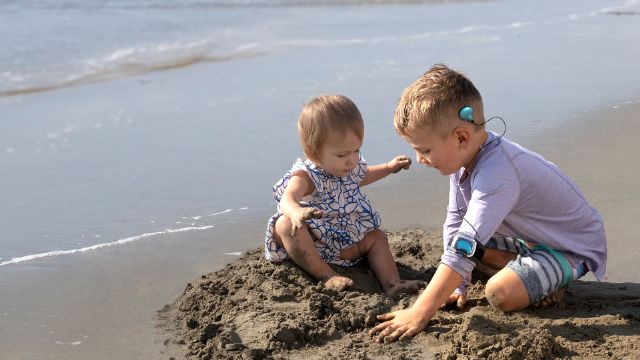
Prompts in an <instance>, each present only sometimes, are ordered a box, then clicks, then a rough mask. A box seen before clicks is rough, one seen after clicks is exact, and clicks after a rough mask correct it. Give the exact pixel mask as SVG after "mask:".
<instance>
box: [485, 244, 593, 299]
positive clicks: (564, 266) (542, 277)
mask: <svg viewBox="0 0 640 360" xmlns="http://www.w3.org/2000/svg"><path fill="white" fill-rule="evenodd" d="M485 247H487V248H493V249H499V250H503V251H509V252H512V253H516V254H518V257H517V258H516V259H514V260H511V261H510V262H509V263H508V264H507V266H506V267H507V268H509V269H511V270H513V271H514V272H515V273H516V274H518V276H519V277H520V279H522V282H523V283H524V286H525V288H526V289H527V293H528V294H529V303H530V304H533V303H537V302H539V301H540V300H542V299H544V297H545V296H547V295H549V294H551V293H553V292H554V291H556V290H558V289H560V288H561V287H563V286H566V285H567V284H569V283H570V282H572V281H574V280H577V279H579V278H581V277H582V276H583V275H584V274H585V273H586V272H587V267H586V264H585V262H584V259H583V258H582V257H580V256H578V255H575V254H571V253H568V252H563V251H558V250H555V249H552V248H550V247H548V246H546V245H542V244H537V245H528V244H527V243H525V242H524V241H523V240H521V239H516V238H510V237H492V238H491V239H490V240H489V242H488V243H487V244H486V245H485Z"/></svg>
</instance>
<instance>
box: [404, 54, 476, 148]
mask: <svg viewBox="0 0 640 360" xmlns="http://www.w3.org/2000/svg"><path fill="white" fill-rule="evenodd" d="M465 106H471V107H472V108H473V117H474V123H475V124H477V125H478V126H479V127H481V126H482V125H483V124H484V110H483V106H482V96H480V92H479V91H478V89H476V87H475V86H474V85H473V83H472V82H471V80H469V79H468V78H467V77H466V76H464V75H463V74H462V73H460V72H457V71H455V70H452V69H450V68H449V67H447V66H446V65H443V64H436V65H434V66H432V67H431V69H429V71H427V72H426V73H424V75H422V76H421V77H420V78H418V80H416V81H415V82H414V83H413V84H411V85H409V86H408V87H407V88H406V89H405V90H404V92H403V93H402V96H401V97H400V101H399V102H398V106H397V107H396V113H395V116H394V118H393V126H394V128H395V129H396V132H397V133H398V134H399V135H400V136H402V137H406V136H408V135H411V134H412V133H413V132H414V131H416V130H429V131H434V132H437V133H439V134H441V135H444V134H446V133H447V132H448V130H450V129H452V128H453V127H454V126H456V124H457V123H456V121H457V120H460V118H459V112H460V109H462V108H463V107H465Z"/></svg>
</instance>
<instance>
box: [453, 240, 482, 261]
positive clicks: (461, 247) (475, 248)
mask: <svg viewBox="0 0 640 360" xmlns="http://www.w3.org/2000/svg"><path fill="white" fill-rule="evenodd" d="M451 247H452V248H453V250H454V251H455V252H456V253H458V254H460V255H462V256H466V257H468V258H475V259H476V260H478V261H480V260H482V256H484V249H483V246H482V245H481V244H478V242H477V241H475V240H474V239H467V238H466V237H463V236H460V235H458V236H457V237H456V238H455V239H454V240H453V244H451Z"/></svg>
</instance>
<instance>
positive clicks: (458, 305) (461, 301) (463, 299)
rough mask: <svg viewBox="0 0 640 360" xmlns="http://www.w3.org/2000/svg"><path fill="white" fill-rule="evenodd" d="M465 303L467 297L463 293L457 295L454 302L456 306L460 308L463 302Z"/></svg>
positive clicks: (462, 306)
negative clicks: (456, 299)
mask: <svg viewBox="0 0 640 360" xmlns="http://www.w3.org/2000/svg"><path fill="white" fill-rule="evenodd" d="M466 303H467V297H466V296H464V295H460V296H459V297H458V301H457V303H456V306H457V307H458V309H462V308H464V304H466Z"/></svg>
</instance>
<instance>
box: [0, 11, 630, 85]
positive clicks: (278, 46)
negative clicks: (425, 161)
mask: <svg viewBox="0 0 640 360" xmlns="http://www.w3.org/2000/svg"><path fill="white" fill-rule="evenodd" d="M638 2H639V0H628V1H626V2H624V4H622V5H621V6H619V7H603V8H599V9H595V10H592V11H585V12H583V13H570V14H566V15H564V16H560V17H559V18H556V19H550V20H547V21H542V22H540V23H534V22H527V21H514V22H511V23H507V24H503V25H470V26H464V27H461V28H457V29H456V28H453V29H443V30H438V31H433V32H426V33H415V34H405V35H397V36H374V37H353V38H346V39H304V38H302V39H295V40H288V41H277V40H276V41H272V42H247V43H240V44H232V42H233V40H228V42H230V43H228V44H226V46H225V45H224V44H221V43H220V39H227V38H228V37H227V36H225V35H224V34H220V33H217V34H208V35H207V37H206V38H204V39H199V40H194V41H191V42H176V43H163V44H155V45H139V46H132V47H124V48H120V49H115V50H113V51H111V52H109V53H107V54H106V55H104V56H102V57H96V58H92V59H87V60H85V61H83V62H81V63H82V64H83V65H82V67H81V68H79V69H78V68H75V69H71V70H70V71H72V72H73V74H68V75H66V76H61V77H59V78H52V77H51V76H53V75H50V74H49V73H47V75H46V77H42V76H37V75H38V74H39V73H38V74H17V73H15V72H10V71H4V72H0V78H4V79H8V80H11V81H6V82H7V83H9V84H11V85H10V86H9V87H8V88H0V97H2V96H12V95H18V94H22V93H29V92H38V91H47V90H54V89H57V88H61V87H67V86H74V85H79V84H84V83H89V82H95V81H104V80H110V79H114V78H119V77H125V76H134V75H139V74H143V73H148V72H154V71H162V70H168V69H173V68H177V67H183V66H189V65H193V64H196V63H201V62H216V61H233V60H237V59H245V58H249V57H255V56H261V55H268V54H272V53H277V52H282V51H288V50H292V49H297V48H317V47H338V46H350V45H362V44H364V45H367V44H368V45H376V44H380V43H389V42H398V41H419V40H423V39H426V38H430V37H434V36H449V35H459V34H472V33H476V32H485V31H509V30H514V29H520V28H523V27H527V26H536V25H548V24H557V23H563V22H568V21H577V20H581V19H585V18H590V17H594V16H596V15H601V14H606V13H615V12H619V11H622V10H625V9H628V8H630V7H633V6H635V5H636V4H637V3H638ZM485 35H487V34H485ZM488 35H491V34H488ZM225 41H226V40H225ZM54 77H55V76H54Z"/></svg>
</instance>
